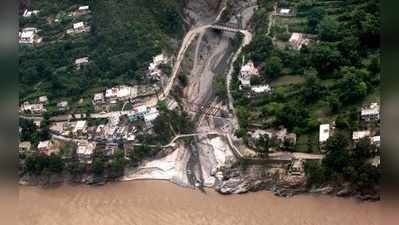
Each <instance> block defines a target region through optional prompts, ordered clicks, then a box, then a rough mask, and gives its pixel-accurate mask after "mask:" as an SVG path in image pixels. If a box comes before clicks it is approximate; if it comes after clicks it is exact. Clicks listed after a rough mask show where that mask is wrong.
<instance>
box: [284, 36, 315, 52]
mask: <svg viewBox="0 0 399 225" xmlns="http://www.w3.org/2000/svg"><path fill="white" fill-rule="evenodd" d="M289 42H290V44H291V46H292V47H293V48H294V49H296V50H300V49H301V48H302V46H303V45H308V44H309V42H310V40H309V39H308V38H305V36H304V34H302V33H292V35H291V38H290V39H289Z"/></svg>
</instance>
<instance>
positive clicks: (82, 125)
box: [73, 120, 87, 135]
mask: <svg viewBox="0 0 399 225" xmlns="http://www.w3.org/2000/svg"><path fill="white" fill-rule="evenodd" d="M86 131H87V121H86V120H79V121H77V122H76V125H75V128H74V129H73V133H74V134H75V135H76V134H77V135H79V134H85V133H86Z"/></svg>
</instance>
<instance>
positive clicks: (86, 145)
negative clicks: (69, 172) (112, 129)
mask: <svg viewBox="0 0 399 225" xmlns="http://www.w3.org/2000/svg"><path fill="white" fill-rule="evenodd" d="M95 148H96V143H95V142H88V141H87V140H84V141H79V142H78V148H77V149H76V153H77V154H82V155H92V154H93V152H94V149H95Z"/></svg>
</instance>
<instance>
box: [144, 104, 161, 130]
mask: <svg viewBox="0 0 399 225" xmlns="http://www.w3.org/2000/svg"><path fill="white" fill-rule="evenodd" d="M158 116H159V111H158V109H157V108H150V110H148V112H147V113H145V114H144V122H145V123H146V124H147V126H151V125H152V121H154V120H155V119H156V118H158Z"/></svg>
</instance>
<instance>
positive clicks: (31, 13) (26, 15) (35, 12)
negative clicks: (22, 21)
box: [22, 9, 40, 18]
mask: <svg viewBox="0 0 399 225" xmlns="http://www.w3.org/2000/svg"><path fill="white" fill-rule="evenodd" d="M39 12H40V11H39V10H32V11H29V10H27V9H26V10H25V11H24V13H23V14H22V16H23V17H25V18H29V17H31V16H33V15H34V16H37V15H38V14H39Z"/></svg>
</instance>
